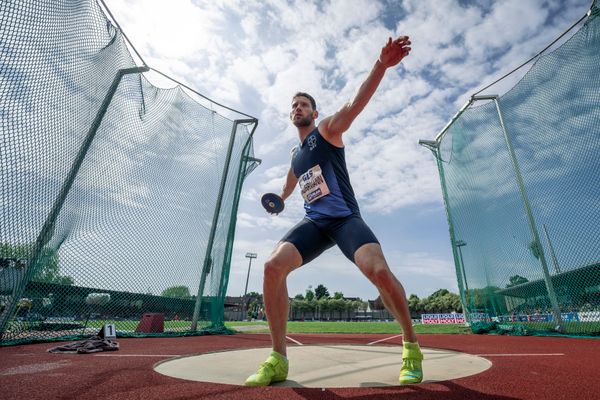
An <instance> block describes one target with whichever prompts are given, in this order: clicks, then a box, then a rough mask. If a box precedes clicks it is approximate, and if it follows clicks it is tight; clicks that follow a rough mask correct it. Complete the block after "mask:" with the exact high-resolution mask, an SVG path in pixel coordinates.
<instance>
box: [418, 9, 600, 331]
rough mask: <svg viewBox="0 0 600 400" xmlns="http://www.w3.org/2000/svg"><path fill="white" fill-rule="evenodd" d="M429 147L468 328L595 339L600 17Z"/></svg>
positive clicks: (599, 248) (471, 108)
mask: <svg viewBox="0 0 600 400" xmlns="http://www.w3.org/2000/svg"><path fill="white" fill-rule="evenodd" d="M599 14H600V13H599V11H598V8H597V7H596V6H593V7H592V9H591V12H590V13H589V16H588V17H587V18H586V21H585V23H584V24H583V25H582V26H581V27H580V29H579V31H578V32H576V33H575V34H574V35H573V36H572V37H571V38H570V39H569V40H567V41H566V42H564V43H563V44H562V45H561V46H560V47H558V48H557V49H555V50H554V51H552V52H550V53H548V54H545V55H543V56H542V57H540V58H538V60H537V61H536V63H535V64H534V65H533V66H532V67H531V69H530V70H529V71H528V72H527V74H526V75H525V76H524V77H523V78H522V79H521V80H520V81H519V82H518V83H517V84H516V85H515V86H514V87H513V88H512V89H510V90H509V91H508V92H507V93H505V94H504V95H502V96H500V97H495V99H494V96H491V97H490V96H487V97H486V96H483V97H474V98H472V100H471V101H470V102H469V105H468V106H467V107H466V108H464V109H463V110H461V111H460V112H459V113H458V114H457V116H456V117H455V118H453V120H452V121H451V123H450V124H449V126H448V127H447V129H446V130H445V131H444V132H443V134H442V135H439V137H438V138H437V140H436V143H434V144H432V143H431V142H429V143H427V142H425V143H424V144H425V145H427V146H428V147H430V149H431V150H432V151H433V152H434V154H435V156H436V160H437V165H438V170H439V174H440V180H441V184H442V191H443V195H444V203H445V206H446V211H447V216H448V222H449V227H450V237H451V242H452V249H453V255H454V261H455V267H456V273H457V278H458V285H459V289H460V294H461V297H462V300H463V304H464V309H465V311H466V317H467V319H468V321H469V322H470V323H471V326H472V327H473V331H474V332H478V333H481V332H494V333H509V334H516V335H524V334H544V335H548V334H566V335H598V334H600V230H599V229H598V227H599V226H600V179H599V176H600V73H599V72H600V67H599V66H600V18H599V17H598V15H599Z"/></svg>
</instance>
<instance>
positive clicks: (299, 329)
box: [82, 321, 471, 334]
mask: <svg viewBox="0 0 600 400" xmlns="http://www.w3.org/2000/svg"><path fill="white" fill-rule="evenodd" d="M82 322H83V321H82ZM104 323H111V324H114V325H115V327H116V328H117V331H132V330H135V328H136V327H137V324H138V321H88V328H92V327H93V328H98V329H100V327H102V325H103V324H104ZM257 325H262V326H264V329H256V330H254V329H253V330H251V331H245V332H252V333H267V332H269V327H268V326H267V323H266V322H265V321H227V322H225V326H226V327H227V328H230V329H233V330H236V327H244V326H257ZM189 327H190V322H189V321H165V330H173V329H182V330H184V329H186V328H189ZM414 328H415V332H416V333H447V334H457V333H471V329H470V328H469V327H466V326H464V325H462V324H444V325H433V324H416V325H415V326H414ZM239 331H241V329H240V330H239ZM288 333H386V334H387V333H389V334H398V333H400V327H399V325H398V324H397V323H395V322H340V321H304V322H300V321H290V322H288Z"/></svg>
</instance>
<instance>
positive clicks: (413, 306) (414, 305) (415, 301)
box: [408, 294, 421, 313]
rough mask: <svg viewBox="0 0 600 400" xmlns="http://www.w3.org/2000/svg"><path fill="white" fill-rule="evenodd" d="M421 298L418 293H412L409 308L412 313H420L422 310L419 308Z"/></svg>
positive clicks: (409, 298)
mask: <svg viewBox="0 0 600 400" xmlns="http://www.w3.org/2000/svg"><path fill="white" fill-rule="evenodd" d="M420 301H421V300H420V299H419V296H417V295H416V294H411V295H410V296H409V297H408V308H409V310H410V311H411V313H419V312H420V311H421V310H420V308H419V302H420Z"/></svg>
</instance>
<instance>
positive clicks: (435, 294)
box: [429, 289, 450, 299]
mask: <svg viewBox="0 0 600 400" xmlns="http://www.w3.org/2000/svg"><path fill="white" fill-rule="evenodd" d="M448 293H450V291H449V290H448V289H438V290H436V291H435V292H433V293H431V294H430V295H429V298H430V299H435V298H436V297H442V296H445V295H447V294H448Z"/></svg>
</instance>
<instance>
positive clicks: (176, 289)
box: [160, 286, 192, 299]
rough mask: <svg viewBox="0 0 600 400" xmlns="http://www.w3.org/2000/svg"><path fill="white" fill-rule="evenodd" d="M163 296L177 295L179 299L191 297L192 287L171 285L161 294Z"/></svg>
mask: <svg viewBox="0 0 600 400" xmlns="http://www.w3.org/2000/svg"><path fill="white" fill-rule="evenodd" d="M160 295H161V296H163V297H175V298H178V299H191V298H192V295H191V294H190V289H189V288H188V287H187V286H171V287H169V288H166V289H165V290H163V291H162V293H161V294H160Z"/></svg>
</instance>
